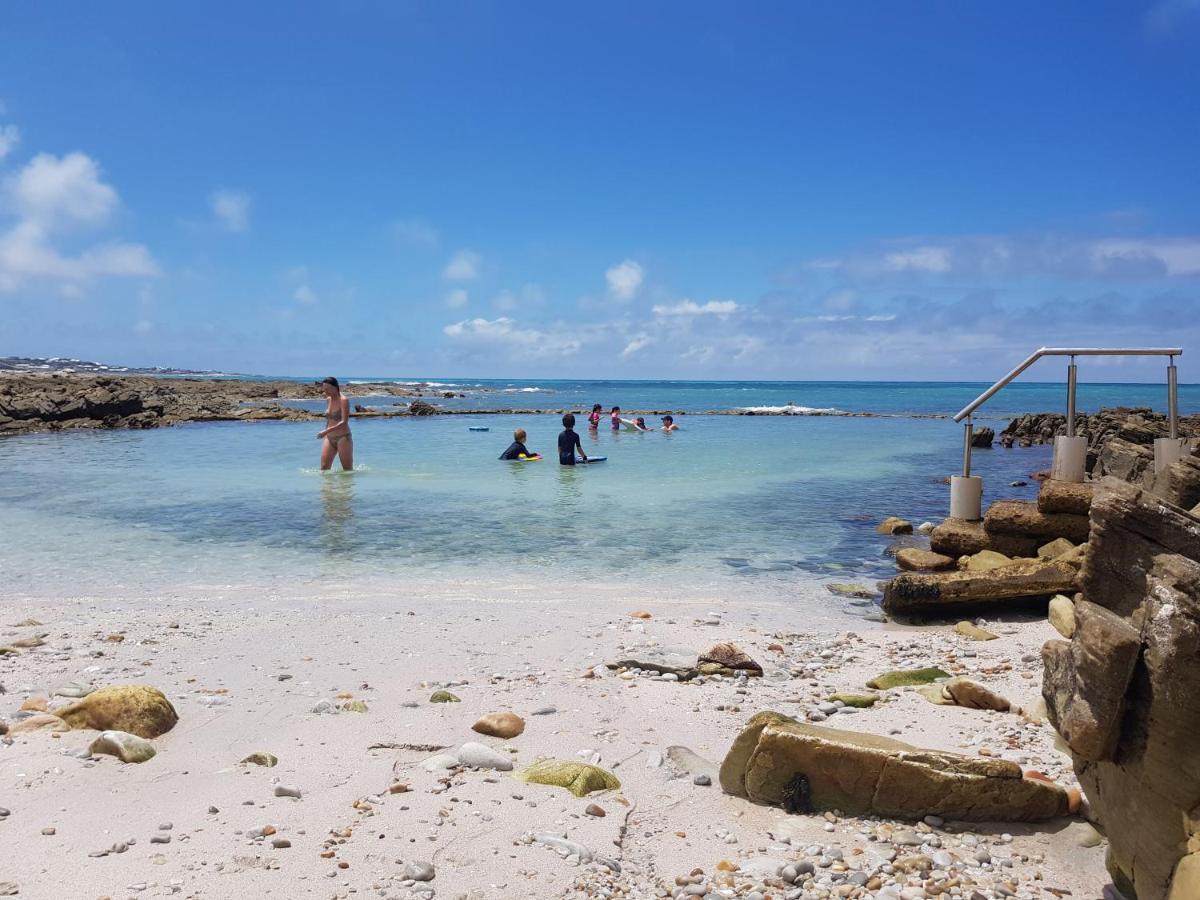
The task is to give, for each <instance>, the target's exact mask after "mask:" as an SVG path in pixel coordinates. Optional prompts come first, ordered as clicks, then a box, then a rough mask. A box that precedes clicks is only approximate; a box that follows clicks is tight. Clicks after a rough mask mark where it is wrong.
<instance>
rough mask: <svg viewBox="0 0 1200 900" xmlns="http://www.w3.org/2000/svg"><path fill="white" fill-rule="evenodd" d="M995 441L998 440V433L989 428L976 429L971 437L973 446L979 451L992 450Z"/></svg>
mask: <svg viewBox="0 0 1200 900" xmlns="http://www.w3.org/2000/svg"><path fill="white" fill-rule="evenodd" d="M994 440H996V432H995V431H994V430H993V429H991V428H988V427H987V426H984V427H983V428H976V429H975V431H974V433H973V434H972V435H971V446H972V447H974V448H975V449H977V450H990V449H991V448H992V442H993V441H994Z"/></svg>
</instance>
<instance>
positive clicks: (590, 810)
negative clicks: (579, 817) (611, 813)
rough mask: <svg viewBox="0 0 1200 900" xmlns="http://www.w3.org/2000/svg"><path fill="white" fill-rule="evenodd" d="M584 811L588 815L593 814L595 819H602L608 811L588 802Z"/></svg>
mask: <svg viewBox="0 0 1200 900" xmlns="http://www.w3.org/2000/svg"><path fill="white" fill-rule="evenodd" d="M584 813H585V814H586V815H589V816H595V817H596V818H597V819H603V818H604V817H605V816H606V815H608V813H606V812H605V811H604V807H603V806H600V805H599V804H596V803H589V804H588V805H587V808H586V809H584Z"/></svg>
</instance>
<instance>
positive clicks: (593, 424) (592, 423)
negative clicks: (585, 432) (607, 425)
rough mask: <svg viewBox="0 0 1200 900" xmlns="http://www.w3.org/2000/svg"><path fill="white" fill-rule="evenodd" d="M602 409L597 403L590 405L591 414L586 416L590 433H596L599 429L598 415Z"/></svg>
mask: <svg viewBox="0 0 1200 900" xmlns="http://www.w3.org/2000/svg"><path fill="white" fill-rule="evenodd" d="M603 409H604V407H602V406H601V405H600V404H599V403H593V404H592V414H591V415H590V416H588V428H590V429H591V430H592V431H596V430H597V429H598V428H599V427H600V414H601V410H603Z"/></svg>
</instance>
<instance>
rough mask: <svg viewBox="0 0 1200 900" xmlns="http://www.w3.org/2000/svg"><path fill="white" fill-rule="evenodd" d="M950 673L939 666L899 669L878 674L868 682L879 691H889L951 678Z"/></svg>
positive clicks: (870, 686) (868, 685)
mask: <svg viewBox="0 0 1200 900" xmlns="http://www.w3.org/2000/svg"><path fill="white" fill-rule="evenodd" d="M949 677H950V673H949V672H944V671H942V670H941V669H937V668H927V669H897V670H895V671H892V672H884V673H883V674H882V675H876V676H875V677H874V678H872V679H871V680H870V681H868V682H867V687H869V688H874V689H875V690H877V691H888V690H891V689H892V688H898V687H907V686H909V685H914V684H929V683H930V682H933V681H936V680H937V679H939V678H949Z"/></svg>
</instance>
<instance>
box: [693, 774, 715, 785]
mask: <svg viewBox="0 0 1200 900" xmlns="http://www.w3.org/2000/svg"><path fill="white" fill-rule="evenodd" d="M692 784H697V785H699V786H700V787H708V786H709V785H710V784H712V778H711V777H710V776H708V775H705V774H704V773H701V774H699V775H693V776H692Z"/></svg>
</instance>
